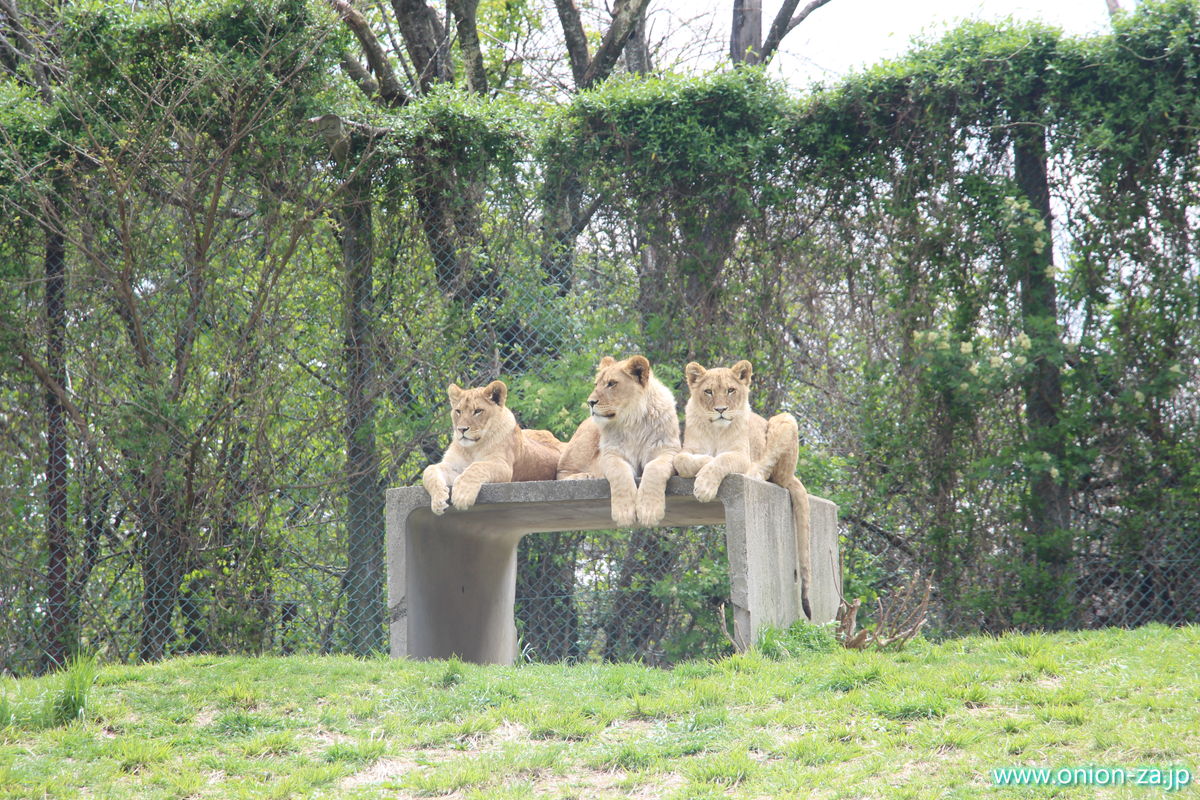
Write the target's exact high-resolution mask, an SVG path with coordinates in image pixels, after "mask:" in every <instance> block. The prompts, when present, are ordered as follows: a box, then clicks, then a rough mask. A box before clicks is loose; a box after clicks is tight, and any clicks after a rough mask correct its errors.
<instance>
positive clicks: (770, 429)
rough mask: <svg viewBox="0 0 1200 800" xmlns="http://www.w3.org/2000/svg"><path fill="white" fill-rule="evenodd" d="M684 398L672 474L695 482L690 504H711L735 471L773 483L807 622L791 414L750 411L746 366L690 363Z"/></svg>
mask: <svg viewBox="0 0 1200 800" xmlns="http://www.w3.org/2000/svg"><path fill="white" fill-rule="evenodd" d="M685 374H686V375H687V382H688V389H689V391H690V393H691V394H690V397H688V402H687V425H686V428H685V430H684V437H683V451H682V452H680V453H679V454H678V455H677V456H675V471H676V472H678V473H679V474H680V475H682V476H683V477H685V478H690V477H693V476H694V477H695V478H696V486H695V489H694V491H695V494H696V499H697V500H699V501H700V502H702V503H711V502H712V501H713V500H714V499H716V496H717V490H718V489H720V488H721V481H723V480H725V476H726V475H728V474H730V473H734V472H740V473H742V474H744V475H750V476H752V477H755V478H759V479H761V480H767V481H770V482H771V483H776V484H779V485H780V486H782V487H783V488H785V489H787V490H788V494H789V495H790V496H791V499H792V517H793V521H794V524H795V530H796V555H797V560H798V561H799V562H800V578H801V590H800V593H801V594H800V597H801V603H802V605H803V606H804V613H805V614H807V615H808V617H809V618H810V619H811V618H812V613H811V608H810V606H809V602H808V590H809V586H810V582H811V580H812V554H811V550H812V547H811V538H810V532H809V516H808V491H807V490H805V488H804V484H803V483H801V482H800V479H799V478H797V477H796V461H797V459H798V458H799V455H800V441H799V437H798V435H797V427H796V420H795V418H793V417H792V415H791V414H779V415H778V416H774V417H771V419H769V420H767V419H763V418H762V417H760V416H759V415H758V414H756V413H754V411H752V410H751V409H750V379H751V377H752V376H753V374H754V369H753V367H751V365H750V362H749V361H739V362H738V363H736V364H734V365H733V367H732V368H729V369H725V368H723V367H721V368H717V369H709V370H706V369H704V367H702V366H700V365H699V364H697V363H695V362H692V363H691V364H688V365H687V368H686V369H685Z"/></svg>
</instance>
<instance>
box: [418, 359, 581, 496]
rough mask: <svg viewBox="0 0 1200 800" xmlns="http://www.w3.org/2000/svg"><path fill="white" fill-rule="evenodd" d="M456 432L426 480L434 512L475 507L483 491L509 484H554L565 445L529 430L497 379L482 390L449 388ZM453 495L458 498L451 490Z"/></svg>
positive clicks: (427, 474)
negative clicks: (508, 403)
mask: <svg viewBox="0 0 1200 800" xmlns="http://www.w3.org/2000/svg"><path fill="white" fill-rule="evenodd" d="M446 392H447V394H449V396H450V419H451V421H452V422H453V425H454V429H453V432H452V435H451V442H450V447H448V448H447V449H446V454H445V455H444V456H442V460H441V461H440V462H439V463H437V464H430V465H429V466H428V467H426V468H425V473H424V475H423V476H422V478H421V482H422V483H423V484H424V485H425V490H426V491H427V492H429V508H430V510H431V511H433V513H435V514H443V513H445V511H446V507H447V506H448V505H450V503H451V502H453V504H454V507H455V508H457V509H458V510H459V511H465V510H466V509H468V508H470V507H471V506H473V505H475V498H476V497H478V495H479V487H481V486H482V485H483V484H485V483H506V482H508V481H552V480H554V477H555V471H556V470H557V468H558V456H559V454H560V453H561V452H562V449H563V446H564V445H563V443H562V442H560V441H559V440H558V439H557V438H555V436H554V434H553V433H550V431H534V430H523V429H522V428H521V426H520V425H518V424H517V418H516V417H514V416H513V413H512V411H510V410H509V408H508V406H506V405H505V401H506V400H507V399H508V386H506V385H505V383H504V381H492V382H491V383H489V384H488V385H487V386H484V387H483V388H481V389H461V388H459V387H458V386H456V385H455V384H453V383H452V384H450V385H449V386H448V387H446ZM452 491H453V500H451V492H452Z"/></svg>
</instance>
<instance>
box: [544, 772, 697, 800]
mask: <svg viewBox="0 0 1200 800" xmlns="http://www.w3.org/2000/svg"><path fill="white" fill-rule="evenodd" d="M625 777H626V772H625V771H624V770H619V769H618V770H613V771H611V772H609V771H607V770H585V771H582V772H568V773H567V774H565V775H547V776H546V777H545V778H544V779H541V780H538V781H536V782H535V783H534V785H533V789H534V791H535V792H537V793H538V794H542V793H551V794H553V795H564V794H565V795H568V796H575V797H583V798H588V800H592V798H598V797H614V798H615V797H621V798H630V799H631V800H658V798H660V797H664V796H666V795H667V794H670V793H671V791H673V790H675V789H678V788H679V787H680V786H683V785H684V783H686V781H685V780H684V778H683V776H681V775H678V774H676V773H674V772H672V773H669V774H667V775H663V776H661V779H660V780H651V781H647V782H646V783H644V784H642V785H640V786H637V787H635V788H633V789H628V788H623V787H621V785H620V784H621V782H622V781H624V780H625Z"/></svg>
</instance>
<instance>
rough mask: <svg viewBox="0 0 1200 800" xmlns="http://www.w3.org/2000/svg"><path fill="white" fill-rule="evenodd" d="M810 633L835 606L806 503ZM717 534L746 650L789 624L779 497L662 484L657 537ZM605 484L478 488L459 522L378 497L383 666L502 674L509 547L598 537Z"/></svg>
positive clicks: (509, 617)
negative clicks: (557, 537) (457, 661)
mask: <svg viewBox="0 0 1200 800" xmlns="http://www.w3.org/2000/svg"><path fill="white" fill-rule="evenodd" d="M810 514H811V519H812V536H813V542H812V558H813V586H812V587H810V589H809V597H810V599H811V601H812V608H813V615H814V621H815V622H828V621H829V620H832V619H833V616H834V614H835V613H836V612H837V607H838V602H839V599H840V597H841V569H840V564H841V561H840V557H839V554H838V541H837V506H835V505H834V504H833V503H831V502H829V501H828V500H824V499H821V498H818V497H813V498H811V505H810ZM720 524H724V525H725V539H726V546H727V550H728V553H729V580H730V590H731V591H730V594H731V601H732V609H727V613H732V615H733V624H734V639H735V640H736V641H738V642H739V644H743V645H750V644H753V642H754V641H755V640H756V638H757V636H758V633H759V631H760V630H761V629H762V628H763V627H765V626H773V627H780V628H783V627H787V626H788V625H790V624H791V623H792V622H794V621H795V620H797V619H799V618H800V617H801V616H802V615H803V612H802V611H801V609H800V581H799V570H798V565H797V563H796V541H795V536H794V533H793V531H792V518H791V500H790V498H789V497H788V493H787V491H786V490H784V489H782V488H781V487H779V486H775V485H774V484H770V483H764V482H763V481H759V480H756V479H754V478H748V477H746V476H744V475H730V476H729V477H727V478H726V479H725V481H724V482H723V483H722V484H721V489H720V491H719V492H718V493H717V501H716V502H713V503H700V502H698V501H697V500H696V498H695V497H694V496H693V495H692V479H691V478H672V479H671V480H670V482H669V483H668V484H667V515H666V518H665V519H664V520H663V522H662V526H663V527H686V526H690V525H720ZM611 528H612V519H611V517H610V516H609V495H608V482H607V481H604V480H590V481H538V482H528V483H493V484H487V485H485V486H484V487H483V489H481V490H480V492H479V499H478V501H477V503H476V504H475V506H474V507H473V508H470V509H468V510H467V511H456V510H455V509H453V508H451V509H449V510H448V511H447V512H446V513H445V514H444V515H443V516H440V517H439V516H436V515H434V514H433V512H431V511H430V510H429V495H428V494H427V493H426V491H425V489H424V488H423V487H420V486H413V487H406V488H400V489H389V490H388V492H387V561H388V607H389V610H390V614H389V621H390V641H391V653H392V656H393V657H395V658H400V657H403V656H410V657H413V658H448V657H449V656H451V655H457V656H459V657H460V658H462V659H463V660H466V661H473V662H476V663H483V664H511V663H512V662H513V660H514V659H515V657H516V648H517V639H516V627H515V625H514V623H513V602H514V599H515V591H516V557H517V543H518V542H519V541H520V540H521V537H522V536H525V535H526V534H530V533H541V532H548V531H580V530H610V529H611Z"/></svg>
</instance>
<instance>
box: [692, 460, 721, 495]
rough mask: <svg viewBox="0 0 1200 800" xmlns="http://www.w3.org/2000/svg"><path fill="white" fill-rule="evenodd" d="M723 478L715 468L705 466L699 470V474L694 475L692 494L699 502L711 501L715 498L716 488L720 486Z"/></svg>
mask: <svg viewBox="0 0 1200 800" xmlns="http://www.w3.org/2000/svg"><path fill="white" fill-rule="evenodd" d="M723 478H724V476H723V475H720V474H719V473H718V472H717V471H716V470H712V469H708V468H707V467H706V468H704V469H702V470H700V474H699V475H697V476H696V485H695V486H694V487H693V488H692V494H694V495H696V499H697V500H699V501H700V502H701V503H711V502H712V501H713V500H716V499H717V490H718V489H720V488H721V481H722V480H723Z"/></svg>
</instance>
